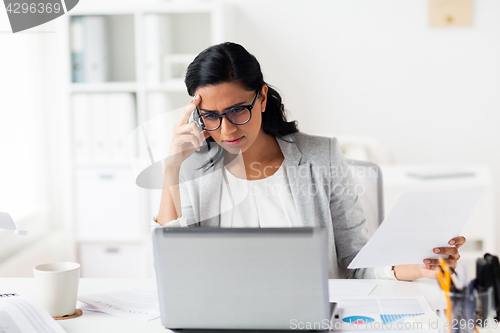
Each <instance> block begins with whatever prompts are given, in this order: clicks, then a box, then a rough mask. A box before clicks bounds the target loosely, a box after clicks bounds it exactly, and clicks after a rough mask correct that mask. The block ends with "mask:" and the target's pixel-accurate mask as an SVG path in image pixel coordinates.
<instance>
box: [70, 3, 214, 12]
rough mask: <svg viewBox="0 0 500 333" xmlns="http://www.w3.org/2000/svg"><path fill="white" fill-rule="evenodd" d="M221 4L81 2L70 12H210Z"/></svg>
mask: <svg viewBox="0 0 500 333" xmlns="http://www.w3.org/2000/svg"><path fill="white" fill-rule="evenodd" d="M217 7H219V8H222V6H221V5H217V4H213V3H206V2H205V3H204V2H199V1H183V2H182V3H181V2H177V3H168V2H151V3H147V2H145V3H142V4H141V5H140V6H139V5H137V4H132V3H123V2H113V1H108V2H105V3H96V2H94V3H92V2H90V1H89V2H86V3H79V4H78V6H77V7H75V9H73V10H71V11H70V12H68V14H69V15H71V16H80V15H130V14H184V13H188V14H189V13H210V12H213V10H214V8H216V9H217Z"/></svg>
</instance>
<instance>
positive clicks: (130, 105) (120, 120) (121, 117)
mask: <svg viewBox="0 0 500 333" xmlns="http://www.w3.org/2000/svg"><path fill="white" fill-rule="evenodd" d="M108 98H109V100H108V111H109V113H110V117H109V124H110V126H109V129H110V142H111V158H112V159H113V161H115V162H128V161H129V153H128V149H127V140H128V136H129V134H130V133H131V132H132V130H133V129H134V128H135V127H136V123H137V122H136V113H135V99H134V96H133V95H132V94H128V93H116V94H108ZM131 156H135V153H134V152H132V154H131Z"/></svg>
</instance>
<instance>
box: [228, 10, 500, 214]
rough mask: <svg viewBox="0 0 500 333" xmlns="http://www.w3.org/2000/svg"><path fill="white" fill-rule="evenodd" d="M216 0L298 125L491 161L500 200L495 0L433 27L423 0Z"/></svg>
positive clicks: (406, 159) (440, 158) (414, 157)
mask: <svg viewBox="0 0 500 333" xmlns="http://www.w3.org/2000/svg"><path fill="white" fill-rule="evenodd" d="M222 2H224V3H227V4H230V5H231V7H232V8H233V9H234V10H233V16H232V21H233V24H234V29H232V31H231V39H232V40H233V41H236V42H238V43H241V44H243V45H244V46H245V47H246V48H247V49H248V50H249V51H250V52H252V53H253V54H254V55H255V56H256V57H257V59H259V61H260V62H261V65H262V69H263V71H264V74H265V79H266V80H267V82H269V83H270V84H272V85H275V86H276V87H278V89H279V90H280V91H281V93H282V95H283V97H284V100H285V106H286V108H287V109H288V110H289V111H290V115H291V117H292V118H294V119H297V120H298V121H299V126H300V129H301V130H303V131H305V132H308V133H325V132H329V133H333V134H334V135H364V136H372V137H374V138H377V139H379V140H381V141H383V142H385V143H386V144H388V145H389V146H390V148H391V149H392V150H393V152H394V154H395V160H396V162H397V163H409V164H424V163H467V164H487V165H489V166H490V167H491V170H492V172H493V176H494V180H495V183H496V187H495V188H496V193H498V195H497V199H496V202H497V205H500V131H499V130H498V126H499V125H500V112H499V111H500V93H499V92H500V19H499V16H500V14H499V13H500V1H495V0H477V1H474V14H473V22H474V24H473V26H472V27H462V28H430V27H429V26H428V0H405V1H401V0H377V1H373V0H342V1H339V0H327V1H326V0H310V1H287V0H272V1H266V0H254V1H240V0H223V1H222ZM499 215H500V214H497V216H499Z"/></svg>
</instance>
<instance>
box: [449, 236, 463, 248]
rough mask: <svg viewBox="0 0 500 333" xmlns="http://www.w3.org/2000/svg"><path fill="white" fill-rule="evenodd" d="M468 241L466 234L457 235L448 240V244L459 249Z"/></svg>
mask: <svg viewBox="0 0 500 333" xmlns="http://www.w3.org/2000/svg"><path fill="white" fill-rule="evenodd" d="M465 242H466V239H465V237H464V236H457V237H453V238H452V239H450V241H449V242H448V244H450V245H451V246H455V247H456V248H457V249H458V248H459V247H460V246H462V245H464V244H465Z"/></svg>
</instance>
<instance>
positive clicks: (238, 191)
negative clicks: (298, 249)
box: [220, 163, 300, 228]
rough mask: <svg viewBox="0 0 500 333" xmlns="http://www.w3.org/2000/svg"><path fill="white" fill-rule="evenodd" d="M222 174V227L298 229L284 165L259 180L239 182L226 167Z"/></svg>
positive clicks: (298, 225)
mask: <svg viewBox="0 0 500 333" xmlns="http://www.w3.org/2000/svg"><path fill="white" fill-rule="evenodd" d="M222 172H223V178H224V182H223V185H222V193H221V200H220V209H221V220H220V226H221V227H223V228H259V227H260V228H280V227H300V222H299V219H298V215H297V212H296V210H295V203H294V202H293V197H292V193H291V192H290V185H289V183H288V178H287V176H286V169H285V167H284V166H283V163H282V164H281V166H280V167H279V169H278V170H277V171H276V172H275V173H274V174H273V175H271V176H269V177H267V178H264V179H258V180H246V179H241V178H238V177H236V176H234V175H233V174H232V173H231V172H229V170H227V169H226V168H225V167H224V169H223V171H222ZM226 180H227V181H226Z"/></svg>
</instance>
